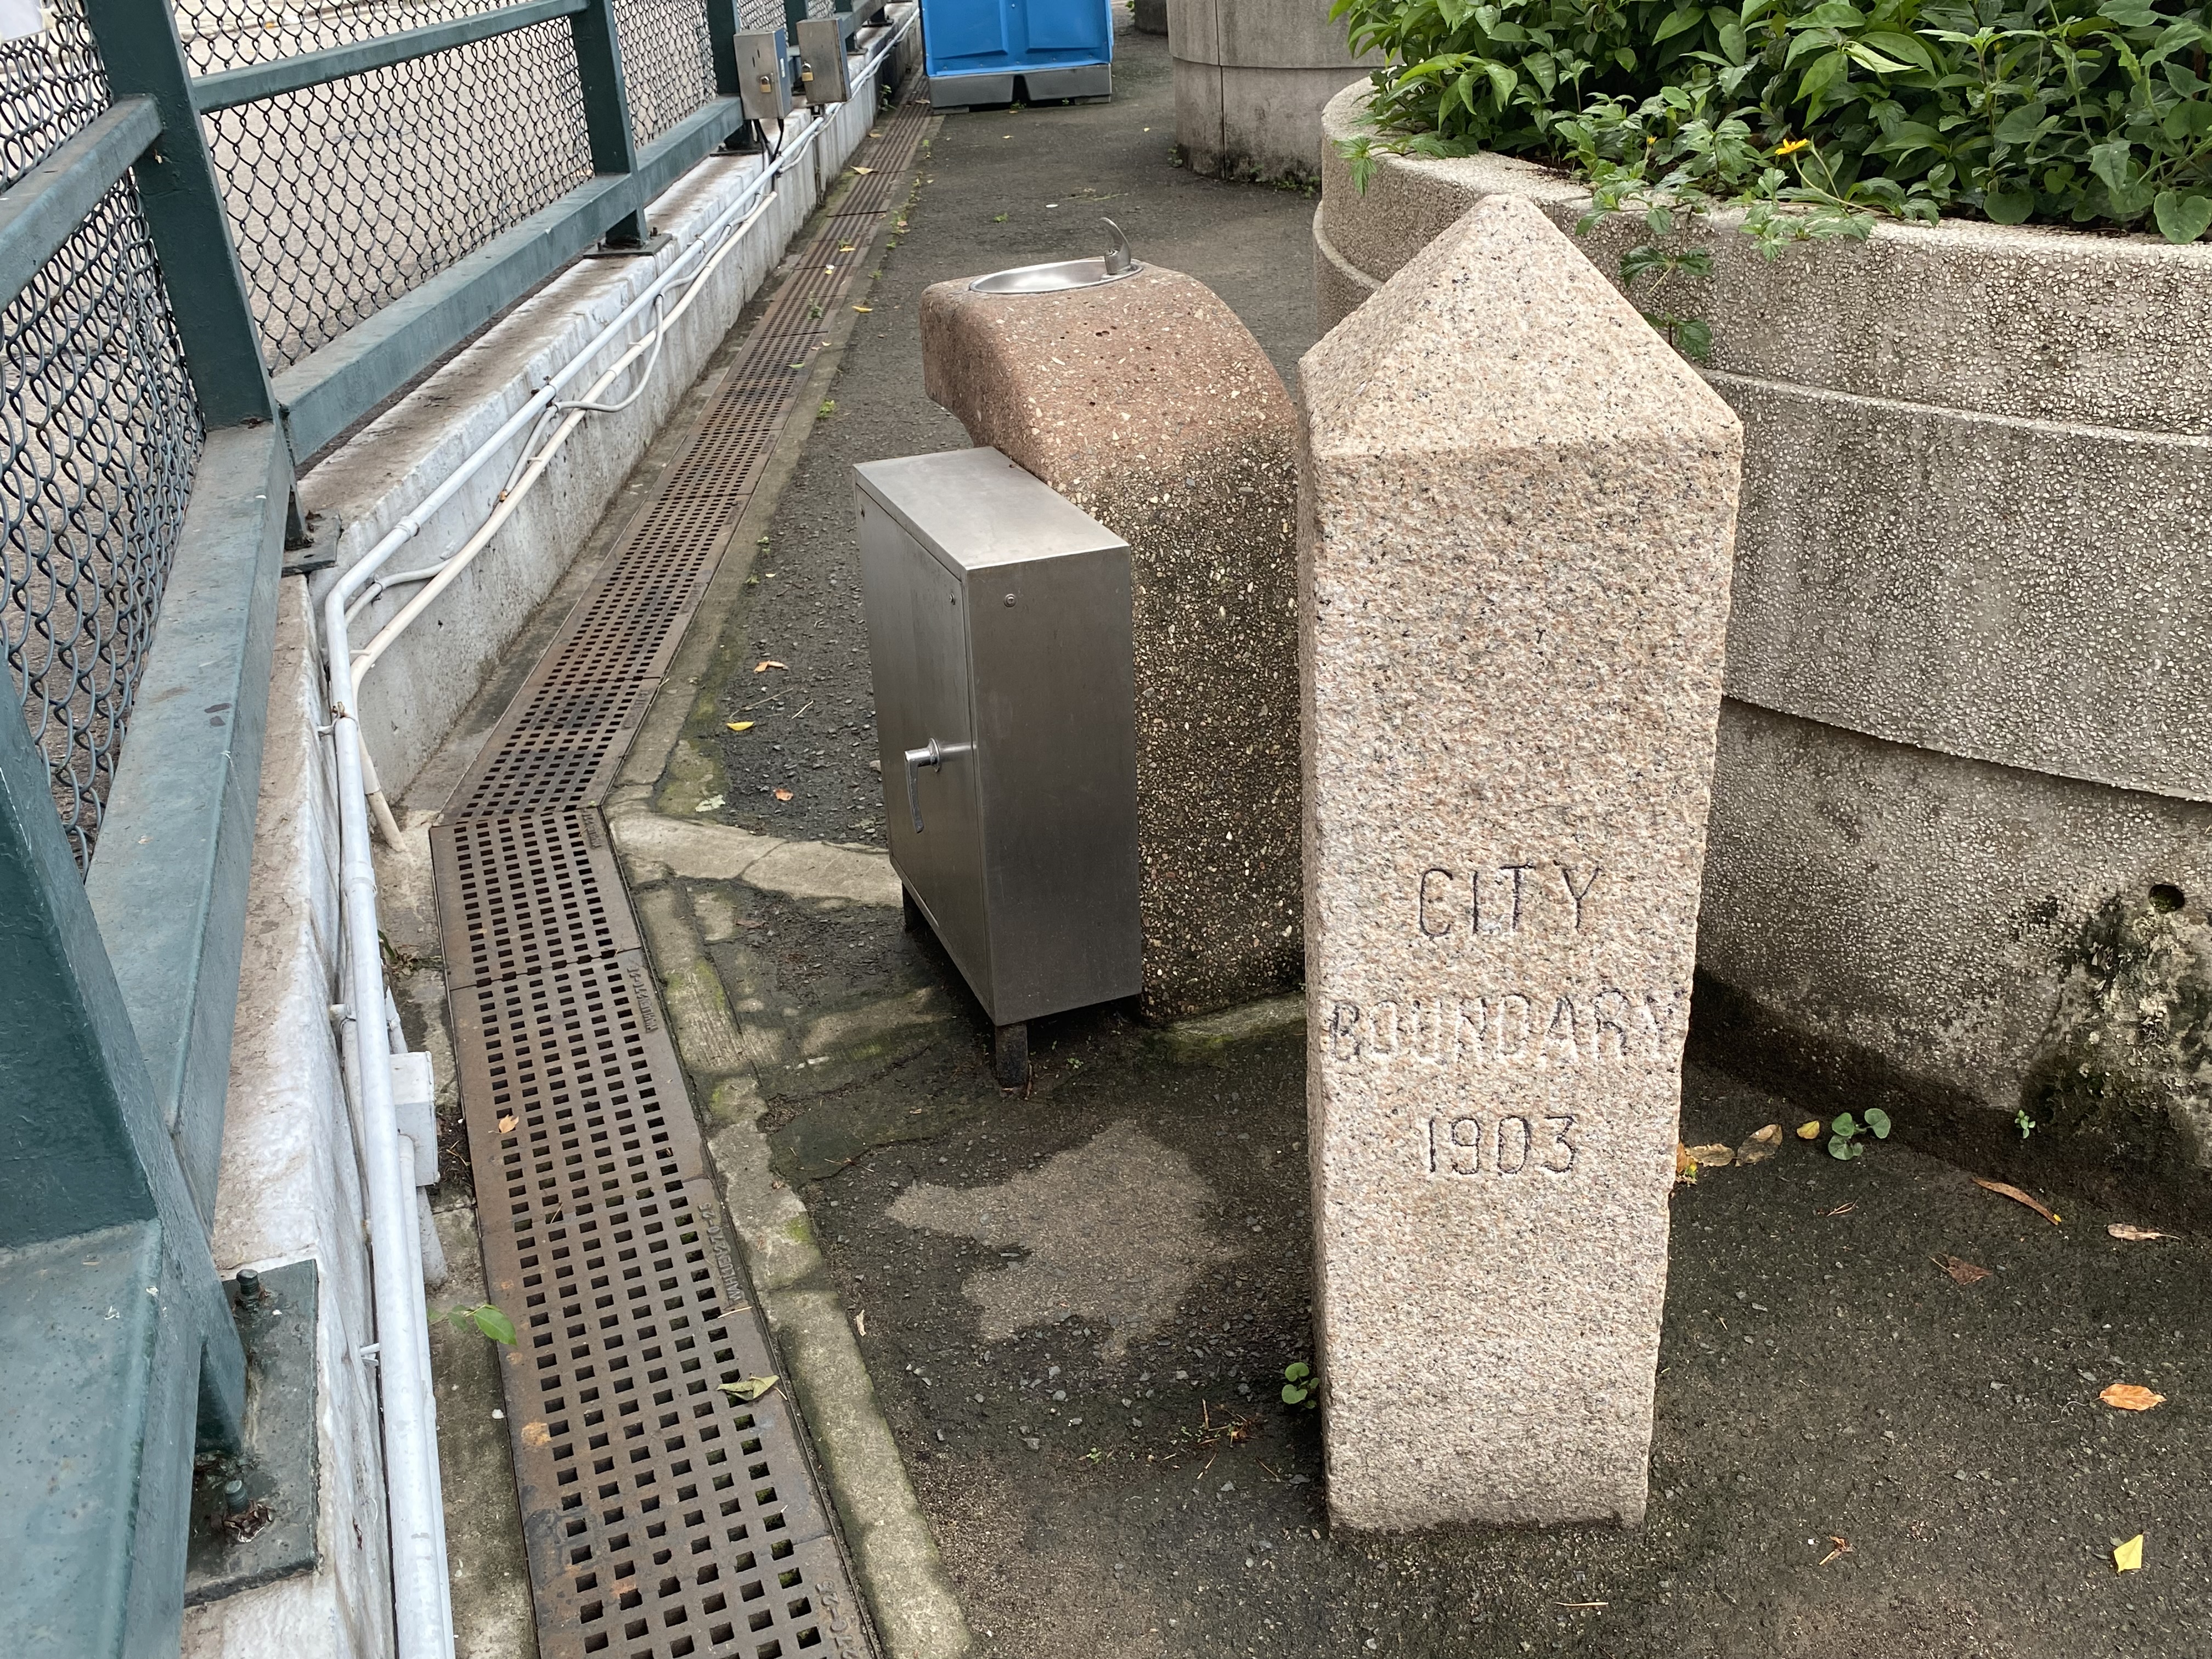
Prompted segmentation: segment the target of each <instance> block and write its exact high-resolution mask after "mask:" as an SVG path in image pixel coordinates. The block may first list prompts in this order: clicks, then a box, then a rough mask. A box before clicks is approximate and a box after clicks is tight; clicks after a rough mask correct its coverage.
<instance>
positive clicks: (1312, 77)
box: [1140, 0, 1379, 179]
mask: <svg viewBox="0 0 2212 1659" xmlns="http://www.w3.org/2000/svg"><path fill="white" fill-rule="evenodd" d="M1328 8H1329V0H1167V14H1168V51H1169V52H1170V55H1171V56H1172V57H1173V58H1174V59H1175V94H1176V143H1177V144H1178V145H1179V146H1180V147H1181V149H1182V154H1183V160H1184V161H1185V163H1186V164H1187V165H1188V167H1190V169H1191V170H1192V171H1193V172H1194V173H1204V174H1206V176H1207V177H1209V178H1214V179H1311V178H1313V177H1314V175H1315V173H1316V171H1317V170H1318V167H1319V165H1320V151H1321V112H1322V106H1323V105H1324V104H1326V103H1328V100H1330V99H1331V98H1332V97H1334V95H1335V94H1336V93H1337V92H1338V91H1339V90H1340V88H1343V87H1345V86H1346V84H1348V83H1349V82H1352V81H1355V80H1358V79H1359V78H1360V77H1361V76H1362V73H1363V71H1364V69H1365V67H1366V66H1368V65H1370V64H1374V63H1376V62H1377V61H1379V60H1377V59H1376V58H1374V57H1373V56H1371V55H1370V56H1369V57H1366V58H1354V57H1353V56H1352V53H1351V52H1350V50H1349V49H1348V48H1347V47H1346V45H1345V39H1344V26H1343V25H1342V24H1341V23H1333V22H1331V21H1329V16H1328ZM1140 27H1141V24H1140Z"/></svg>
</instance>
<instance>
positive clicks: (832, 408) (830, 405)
mask: <svg viewBox="0 0 2212 1659" xmlns="http://www.w3.org/2000/svg"><path fill="white" fill-rule="evenodd" d="M836 412H837V400H836V398H823V400H822V407H821V408H819V409H817V410H815V411H814V418H815V419H816V420H817V421H826V420H828V419H829V417H830V416H832V415H835V414H836Z"/></svg>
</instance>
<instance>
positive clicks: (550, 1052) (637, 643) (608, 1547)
mask: <svg viewBox="0 0 2212 1659" xmlns="http://www.w3.org/2000/svg"><path fill="white" fill-rule="evenodd" d="M927 115H928V112H927V108H926V106H920V105H909V106H907V107H906V108H905V109H902V111H901V112H899V114H898V116H897V117H896V118H895V119H894V120H893V121H892V122H891V123H890V125H889V126H888V128H887V129H885V131H884V132H883V133H882V134H881V135H879V136H878V137H876V138H874V139H872V140H871V142H870V146H869V150H868V158H867V161H866V165H869V166H871V167H873V169H874V171H873V172H872V173H866V174H863V175H862V176H861V179H860V188H855V189H854V190H852V191H848V195H847V197H846V198H845V200H844V202H843V203H842V205H841V206H840V208H839V210H837V212H836V214H834V215H833V216H830V217H829V218H828V219H827V220H825V222H823V225H822V226H821V227H820V228H818V230H817V234H815V236H814V237H812V238H811V239H810V240H809V242H808V244H807V247H806V250H805V252H803V253H802V254H801V255H800V256H799V265H798V267H797V269H796V270H795V271H794V275H793V277H792V278H791V279H790V280H787V282H785V283H784V284H783V285H782V287H781V289H779V291H778V292H777V294H776V295H775V297H774V299H773V300H772V301H770V302H769V306H768V307H766V308H765V310H764V311H763V314H762V317H761V319H760V320H759V321H758V322H757V323H756V324H755V325H754V327H753V329H752V331H751V332H750V335H749V336H748V337H747V340H746V343H745V345H744V349H741V350H740V351H739V352H738V354H737V356H736V358H735V360H734V361H733V362H732V363H731V364H730V366H729V368H727V369H726V371H725V373H724V374H723V376H722V379H721V380H720V384H719V385H718V386H716V388H715V392H714V397H713V398H711V399H710V400H709V402H708V407H707V409H706V410H705V411H704V413H703V415H702V419H701V422H700V424H699V426H698V428H696V431H695V432H694V433H693V435H692V437H691V441H690V443H689V444H688V445H687V446H686V447H685V450H684V454H683V455H682V457H681V458H680V459H678V461H676V462H675V463H674V464H673V465H671V466H669V467H668V468H667V469H665V471H663V472H662V473H661V474H660V475H659V477H657V478H656V479H654V480H653V484H652V486H651V489H650V491H649V493H648V495H647V499H646V500H645V501H643V502H642V503H641V506H640V508H639V510H638V511H637V513H635V514H634V515H633V516H632V517H631V518H630V519H629V521H628V522H627V523H626V524H625V525H624V526H623V528H622V530H621V532H620V533H619V534H618V535H617V538H616V539H615V543H614V545H613V548H612V550H611V552H610V553H609V555H608V556H607V558H606V561H605V563H604V564H603V565H602V566H601V567H600V568H599V571H598V573H597V574H596V575H595V576H594V577H593V579H592V584H591V586H589V587H588V588H587V589H586V592H585V593H584V596H583V597H582V599H580V600H578V602H577V604H576V607H575V609H574V611H572V612H570V614H569V615H568V617H567V619H566V620H565V621H564V622H563V623H562V627H561V629H560V631H559V633H558V634H557V635H556V636H555V638H554V641H553V643H552V645H551V646H550V647H549V648H548V650H547V651H546V653H545V655H544V658H543V659H541V660H540V661H539V662H538V665H537V666H536V667H535V669H534V670H533V671H532V673H531V675H530V677H529V678H528V679H527V680H526V681H525V682H524V684H523V687H522V690H520V693H518V694H517V696H516V697H515V699H514V701H513V702H512V703H511V704H510V705H509V706H508V708H507V711H506V713H505V714H502V715H501V718H500V720H499V721H498V723H497V724H496V725H495V726H494V728H493V731H492V735H491V738H490V739H489V741H488V742H487V743H486V744H485V746H484V749H483V753H482V754H480V755H479V756H478V757H477V762H476V763H475V765H474V766H472V767H471V769H470V770H469V772H468V774H467V775H466V776H465V777H464V778H463V779H462V781H461V783H460V786H459V788H458V789H457V790H456V791H455V792H454V797H453V801H452V802H451V804H450V805H448V807H447V812H446V821H445V822H444V823H441V824H440V825H438V826H437V827H436V828H435V829H433V830H432V832H431V846H432V855H433V867H434V873H435V884H436V890H437V895H438V909H439V917H440V922H441V930H442V934H443V943H444V949H445V954H446V961H447V996H448V999H449V1000H450V1003H451V1006H452V1009H453V1047H454V1052H455V1056H456V1059H457V1060H458V1062H459V1071H460V1088H461V1103H462V1108H463V1111H464V1115H465V1117H466V1119H467V1121H468V1133H469V1146H470V1151H471V1156H472V1159H473V1164H474V1168H475V1171H476V1179H477V1223H478V1225H479V1228H480V1230H481V1231H482V1234H483V1249H484V1265H485V1267H486V1270H487V1273H488V1275H489V1279H490V1283H491V1286H492V1294H493V1297H494V1299H495V1301H497V1302H498V1303H499V1304H500V1305H501V1307H503V1308H506V1309H508V1310H510V1311H512V1312H513V1313H514V1315H515V1316H516V1317H515V1323H516V1326H517V1328H518V1329H519V1331H520V1336H521V1340H520V1343H519V1345H518V1346H517V1347H516V1348H515V1349H514V1350H513V1352H509V1353H507V1354H506V1355H505V1356H504V1357H503V1359H502V1366H503V1380H504V1383H505V1388H506V1395H507V1424H508V1428H509V1431H510V1435H511V1438H512V1440H513V1446H514V1467H515V1482H516V1485H517V1486H518V1488H519V1489H520V1494H521V1498H522V1513H523V1528H524V1534H525V1541H526V1545H527V1547H528V1552H529V1558H530V1573H531V1584H532V1591H533V1594H534V1595H535V1597H536V1603H537V1613H538V1650H539V1652H540V1653H541V1654H542V1655H544V1656H546V1659H572V1656H574V1659H582V1656H588V1655H594V1654H602V1653H604V1654H606V1655H608V1656H610V1659H682V1656H687V1655H693V1654H697V1655H701V1656H712V1659H799V1656H802V1655H808V1654H820V1655H823V1656H825V1659H827V1656H830V1655H836V1656H840V1659H864V1656H865V1655H866V1652H867V1650H868V1644H867V1638H866V1633H865V1632H864V1631H863V1630H862V1628H861V1621H860V1617H859V1613H858V1610H857V1608H856V1607H855V1605H854V1601H853V1597H852V1592H851V1590H850V1589H849V1588H848V1579H847V1577H846V1572H845V1567H844V1563H843V1560H842V1557H841V1556H840V1554H839V1553H838V1549H837V1544H836V1537H835V1535H834V1534H833V1533H832V1531H831V1529H830V1526H829V1517H828V1516H827V1515H826V1514H825V1513H824V1512H823V1508H822V1505H821V1503H820V1501H819V1499H818V1498H817V1496H816V1492H815V1488H814V1485H813V1478H812V1474H811V1469H810V1468H809V1467H808V1464H807V1462H806V1455H805V1447H804V1444H803V1443H802V1442H801V1440H800V1438H799V1432H798V1428H797V1425H795V1424H794V1423H793V1420H792V1419H791V1415H790V1412H789V1407H787V1404H786V1403H785V1401H783V1398H782V1395H781V1391H780V1390H774V1391H771V1392H770V1393H769V1395H767V1397H765V1398H764V1399H762V1400H759V1401H751V1402H747V1401H743V1400H741V1399H739V1398H738V1397H737V1396H736V1395H732V1393H730V1392H729V1391H727V1390H726V1389H725V1388H724V1386H723V1385H724V1384H726V1383H743V1382H744V1379H745V1378H747V1377H751V1376H767V1375H769V1373H771V1372H772V1371H773V1370H775V1364H774V1363H773V1361H772V1360H771V1359H770V1358H769V1348H768V1344H767V1340H766V1339H765V1337H764V1335H763V1332H762V1328H761V1326H760V1324H759V1321H758V1316H757V1315H756V1314H755V1313H754V1312H753V1310H751V1309H750V1307H748V1306H747V1305H745V1303H744V1295H743V1289H742V1287H743V1284H744V1281H743V1280H742V1279H741V1278H740V1277H739V1276H738V1272H737V1270H736V1267H735V1265H734V1263H733V1261H732V1258H731V1255H730V1252H729V1248H728V1244H727V1242H726V1239H725V1238H724V1237H723V1236H722V1232H721V1228H720V1219H719V1216H718V1212H717V1211H716V1209H715V1207H714V1194H713V1188H712V1186H711V1184H710V1182H709V1181H708V1170H707V1161H706V1153H705V1148H704V1146H703V1145H702V1141H701V1139H700V1133H699V1128H698V1123H697V1121H696V1118H695V1117H694V1116H693V1115H692V1109H691V1104H690V1098H689V1097H688V1096H687V1094H686V1092H685V1089H684V1073H683V1071H682V1069H681V1068H680V1066H678V1062H677V1057H676V1052H675V1049H674V1048H673V1046H672V1045H671V1043H670V1042H669V1039H668V1034H667V1032H666V1030H665V1029H664V1028H663V1025H662V1023H661V1018H660V1012H659V1005H658V1003H657V1002H656V1001H655V999H654V994H653V981H652V975H651V971H650V969H649V968H648V966H647V962H646V958H645V955H644V952H643V951H642V949H641V939H640V934H639V932H638V928H637V923H636V920H635V915H633V913H632V911H631V909H630V905H629V896H628V895H627V894H626V893H625V892H624V891H623V885H622V876H621V871H620V868H619V866H617V863H616V861H615V860H614V857H613V855H612V854H611V850H610V848H608V845H607V836H606V826H605V821H604V820H603V819H602V818H601V817H600V816H599V810H598V806H597V803H598V802H599V800H600V799H603V798H604V796H605V792H606V791H607V790H608V789H609V788H610V787H612V784H613V781H614V779H615V777H616V776H617V773H618V771H619V769H620V768H621V765H622V762H623V756H624V755H625V754H626V753H627V751H628V750H629V745H630V743H631V741H632V739H633V738H635V735H636V732H637V728H638V726H640V724H641V722H642V721H643V720H644V719H645V715H646V712H647V709H648V708H650V707H651V705H652V702H653V696H654V694H655V693H656V692H657V690H659V685H660V678H661V676H663V675H664V674H665V673H666V671H667V669H668V665H669V663H670V662H671V660H673V659H674V656H675V653H676V649H677V647H678V643H679V642H680V641H681V640H682V638H683V635H684V629H685V627H686V626H687V625H688V624H689V623H690V619H691V617H692V613H693V612H694V611H696V609H697V608H698V605H699V601H700V599H702V597H703V595H704V593H705V592H706V586H707V584H708V581H709V580H711V578H712V577H713V574H714V566H715V562H716V561H717V560H718V559H719V557H720V553H721V550H722V547H723V545H724V544H725V543H726V541H727V539H728V538H729V535H730V533H731V532H732V530H733V528H734V527H735V526H736V523H737V520H738V516H739V514H741V513H743V512H744V507H745V504H746V502H747V501H748V500H749V499H750V495H751V492H752V489H753V486H754V484H755V483H756V481H757V478H758V477H759V474H760V471H761V468H762V467H763V465H766V463H767V459H768V457H769V453H770V451H771V450H772V449H773V448H774V447H775V443H776V441H777V438H778V436H779V435H780V434H781V431H782V430H783V428H784V424H785V422H786V421H787V418H788V417H789V416H790V413H791V410H792V408H793V404H794V401H795V399H796V397H797V395H798V392H799V387H800V386H802V385H803V384H804V382H805V374H803V372H795V371H794V365H796V368H797V370H799V371H803V369H804V368H805V365H806V363H807V362H808V361H809V359H808V357H807V356H806V354H807V353H808V352H810V351H811V350H812V349H813V348H814V346H815V345H817V344H818V343H820V340H821V339H823V338H826V337H827V330H826V328H825V327H824V325H823V316H824V314H825V313H826V312H827V310H828V308H829V306H831V305H832V304H834V303H836V301H837V300H838V299H839V298H840V297H841V296H842V295H843V294H844V293H845V292H846V291H847V286H848V283H850V281H851V280H852V276H853V272H852V271H851V270H850V269H849V268H848V265H847V264H845V263H844V262H842V261H841V260H840V259H838V258H836V253H837V250H838V249H839V247H840V246H841V245H842V243H844V242H848V241H850V242H853V243H854V244H855V246H856V247H858V246H866V244H867V243H868V242H869V241H870V240H872V239H873V237H874V234H875V232H876V229H877V228H878V225H877V223H876V222H871V221H870V220H869V218H868V217H867V216H868V215H869V214H876V215H878V216H880V214H881V212H882V209H881V207H880V205H878V206H877V207H874V208H866V209H856V208H855V207H854V200H855V198H857V197H862V196H863V193H864V191H867V192H871V193H868V194H866V200H868V201H873V202H877V203H878V204H880V203H881V202H884V201H888V200H889V198H890V191H891V189H892V187H893V182H894V180H895V179H905V178H907V177H908V176H910V170H911V163H912V161H913V158H914V155H915V149H916V146H917V145H918V144H919V142H920V138H921V131H922V124H923V122H924V121H925V120H926V119H927ZM832 264H835V265H836V266H837V269H836V270H827V269H824V267H827V266H829V265H832ZM794 324H795V325H803V326H793V325H794Z"/></svg>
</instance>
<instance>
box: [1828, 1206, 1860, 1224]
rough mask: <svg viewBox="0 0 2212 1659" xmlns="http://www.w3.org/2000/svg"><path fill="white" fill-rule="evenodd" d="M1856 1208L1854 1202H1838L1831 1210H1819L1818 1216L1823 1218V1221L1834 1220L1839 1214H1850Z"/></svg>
mask: <svg viewBox="0 0 2212 1659" xmlns="http://www.w3.org/2000/svg"><path fill="white" fill-rule="evenodd" d="M1857 1208H1858V1206H1857V1205H1856V1204H1838V1205H1837V1206H1836V1207H1835V1208H1834V1209H1832V1210H1823V1211H1821V1212H1820V1218H1821V1219H1822V1220H1824V1221H1832V1220H1834V1219H1835V1218H1837V1217H1838V1216H1839V1215H1849V1214H1850V1212H1852V1211H1853V1210H1856V1209H1857Z"/></svg>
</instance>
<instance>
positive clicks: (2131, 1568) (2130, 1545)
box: [2112, 1533, 2143, 1572]
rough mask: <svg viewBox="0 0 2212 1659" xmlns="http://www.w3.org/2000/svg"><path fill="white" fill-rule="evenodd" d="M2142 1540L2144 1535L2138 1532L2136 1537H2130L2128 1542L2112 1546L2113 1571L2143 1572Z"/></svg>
mask: <svg viewBox="0 0 2212 1659" xmlns="http://www.w3.org/2000/svg"><path fill="white" fill-rule="evenodd" d="M2142 1541H2143V1535H2142V1534H2141V1533H2137V1534H2136V1535H2135V1536H2134V1537H2132V1538H2130V1539H2129V1540H2128V1541H2127V1542H2126V1543H2124V1544H2115V1545H2113V1546H2112V1571H2114V1572H2141V1571H2142Z"/></svg>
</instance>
